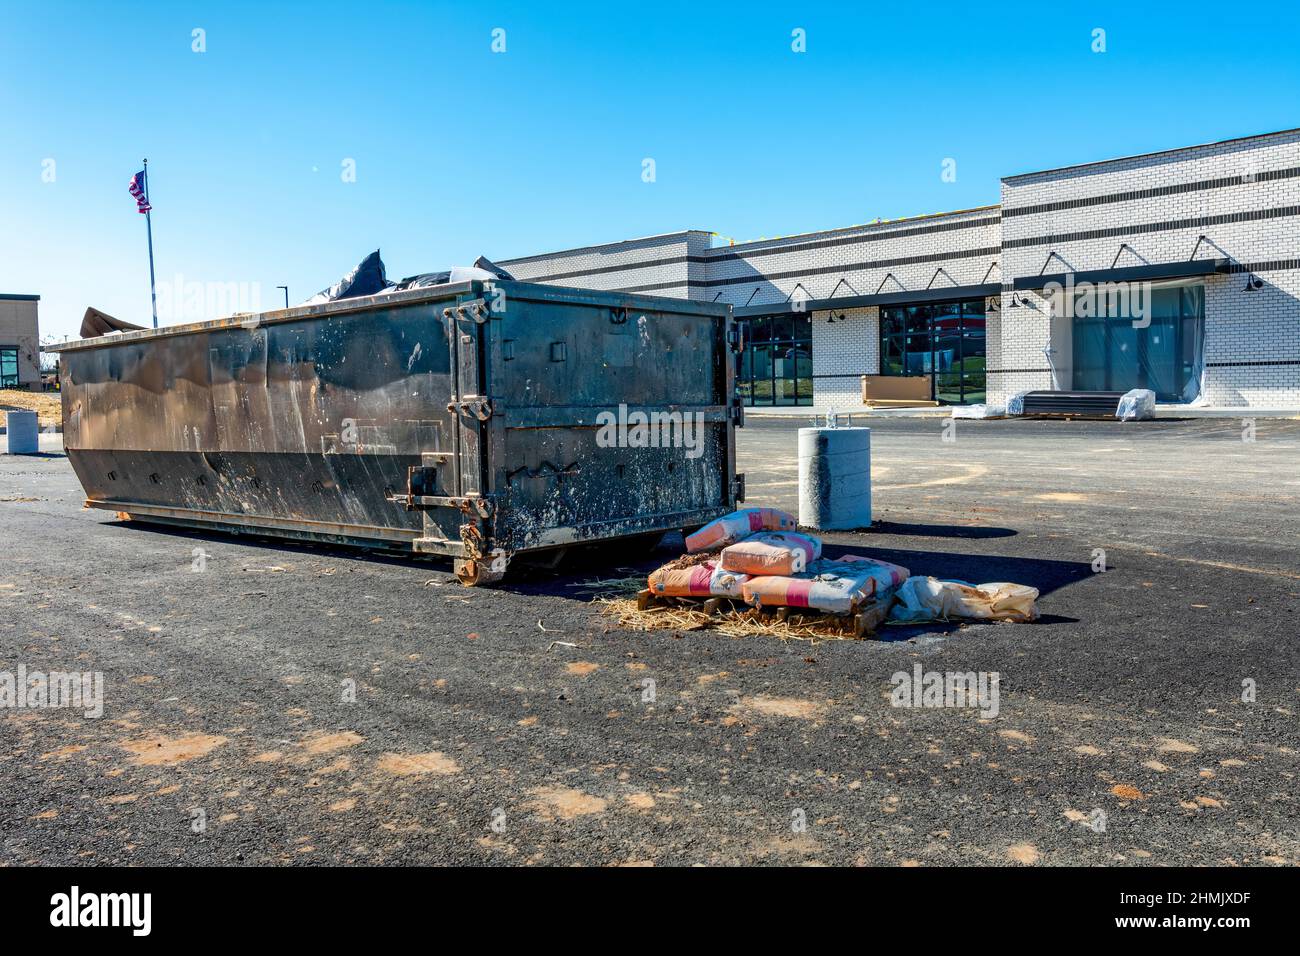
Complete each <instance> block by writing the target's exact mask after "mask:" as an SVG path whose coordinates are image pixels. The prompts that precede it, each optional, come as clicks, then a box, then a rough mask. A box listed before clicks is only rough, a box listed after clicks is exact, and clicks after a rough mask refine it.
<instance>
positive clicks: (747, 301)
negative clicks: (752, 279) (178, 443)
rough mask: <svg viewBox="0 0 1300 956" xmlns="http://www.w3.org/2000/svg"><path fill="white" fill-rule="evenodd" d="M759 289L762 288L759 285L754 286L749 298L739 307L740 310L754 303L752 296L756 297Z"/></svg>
mask: <svg viewBox="0 0 1300 956" xmlns="http://www.w3.org/2000/svg"><path fill="white" fill-rule="evenodd" d="M761 288H762V286H759V285H756V286H754V291H753V292H751V293H750V294H749V298H748V299H746V300H745V305H742V306H741V308H742V309H743V308H744V307H745V306H747V305H749V303H751V302H753V301H754V296H756V295H758V290H759V289H761Z"/></svg>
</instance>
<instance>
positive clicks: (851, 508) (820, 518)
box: [799, 428, 871, 531]
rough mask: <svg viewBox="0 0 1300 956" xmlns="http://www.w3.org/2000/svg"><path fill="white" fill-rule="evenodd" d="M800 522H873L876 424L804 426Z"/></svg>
mask: <svg viewBox="0 0 1300 956" xmlns="http://www.w3.org/2000/svg"><path fill="white" fill-rule="evenodd" d="M799 524H801V525H803V526H804V527H808V528H817V529H818V530H820V531H849V530H852V529H854V528H867V527H870V526H871V429H870V428H801V429H799Z"/></svg>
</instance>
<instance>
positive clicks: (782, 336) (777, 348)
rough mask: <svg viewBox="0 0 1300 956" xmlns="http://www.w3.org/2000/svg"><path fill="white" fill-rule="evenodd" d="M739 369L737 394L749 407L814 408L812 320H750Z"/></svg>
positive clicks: (802, 317) (793, 317)
mask: <svg viewBox="0 0 1300 956" xmlns="http://www.w3.org/2000/svg"><path fill="white" fill-rule="evenodd" d="M747 325H748V327H747V329H746V333H745V350H744V352H743V353H742V354H741V356H740V359H739V361H738V362H737V365H736V392H737V394H738V395H739V396H740V398H741V400H742V401H743V402H744V403H745V404H746V405H811V404H812V319H811V317H810V316H807V315H799V314H795V315H765V316H758V317H756V318H753V319H750V320H748V323H747Z"/></svg>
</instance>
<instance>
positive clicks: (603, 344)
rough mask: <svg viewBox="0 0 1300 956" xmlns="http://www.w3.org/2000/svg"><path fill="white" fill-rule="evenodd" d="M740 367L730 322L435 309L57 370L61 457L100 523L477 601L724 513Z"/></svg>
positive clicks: (382, 310) (676, 309)
mask: <svg viewBox="0 0 1300 956" xmlns="http://www.w3.org/2000/svg"><path fill="white" fill-rule="evenodd" d="M739 347H740V342H739V339H738V335H737V332H736V328H735V326H734V325H733V322H732V318H731V309H730V307H729V306H726V305H717V304H710V303H702V302H691V301H687V300H682V299H668V298H661V297H658V296H642V295H628V294H622V293H608V292H593V291H588V290H581V289H568V288H559V287H556V286H543V285H534V284H528V283H521V282H511V281H498V282H491V283H484V282H478V281H475V282H467V283H459V284H454V285H442V286H435V287H432V288H424V289H416V290H410V291H405V292H396V293H391V294H386V295H376V296H370V297H366V298H362V299H352V300H345V301H342V302H332V303H327V304H324V305H314V306H300V307H297V308H292V309H285V310H283V311H277V312H267V313H263V314H260V315H244V316H233V317H230V318H225V319H219V320H216V321H212V322H203V323H198V324H193V325H185V326H178V327H172V328H164V329H159V330H156V331H154V330H146V331H139V332H124V333H116V334H112V335H106V336H103V337H100V338H94V339H84V340H81V341H77V342H70V343H67V344H65V345H62V346H59V347H58V349H57V351H59V353H60V356H59V358H60V363H61V374H62V382H63V418H64V446H65V448H66V450H67V453H68V458H69V459H70V461H71V463H72V466H73V468H74V469H75V470H76V473H77V477H78V478H79V479H80V481H81V484H82V487H83V488H84V489H85V492H86V499H87V500H86V503H87V505H89V506H90V507H93V508H103V509H106V510H108V511H115V512H121V513H124V515H126V516H129V517H130V518H133V519H137V520H140V521H149V522H161V523H167V524H179V525H186V526H197V527H204V528H213V529H220V530H223V531H227V532H246V533H255V534H259V535H273V536H289V537H295V538H306V539H313V540H324V541H333V542H343V543H350V544H362V545H371V546H376V545H377V546H383V547H394V546H396V547H399V548H405V549H411V550H413V551H416V552H428V553H435V554H444V555H448V556H451V557H452V558H454V559H455V566H456V573H457V575H458V576H459V577H460V579H461V581H462V582H464V583H466V584H479V583H484V582H489V581H494V580H497V579H499V578H500V576H501V575H502V574H503V573H504V571H505V569H506V565H507V563H508V562H509V560H510V559H511V558H512V557H513V556H515V555H517V554H520V553H523V552H534V551H542V550H547V549H557V548H562V547H566V546H570V545H574V544H581V543H584V542H594V541H602V540H606V539H612V538H620V537H630V536H642V535H648V534H651V533H658V532H663V531H666V530H671V529H677V528H690V527H694V526H697V525H700V524H702V523H704V522H707V521H710V520H712V519H713V518H716V517H718V516H719V515H722V514H725V513H726V512H728V511H731V510H733V508H734V507H735V504H736V502H737V501H740V500H743V498H744V483H743V476H740V475H737V474H736V470H735V431H734V429H735V427H736V426H737V425H739V424H743V419H742V409H741V406H740V404H739V402H738V400H737V399H736V398H735V397H734V387H733V380H734V372H735V355H736V353H737V351H738V350H739ZM642 416H644V419H643V418H642ZM643 420H644V421H645V422H647V423H649V424H648V425H647V427H645V428H641V427H640V425H641V423H642V421H643ZM656 423H657V426H656ZM674 423H676V425H675V424H674ZM674 428H676V431H674ZM692 428H695V429H697V432H696V436H695V438H694V440H692V435H691V429H692ZM674 436H676V438H674Z"/></svg>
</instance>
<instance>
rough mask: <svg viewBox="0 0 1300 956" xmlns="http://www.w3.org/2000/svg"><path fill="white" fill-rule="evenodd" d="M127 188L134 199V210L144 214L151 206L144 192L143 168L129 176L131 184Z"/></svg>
mask: <svg viewBox="0 0 1300 956" xmlns="http://www.w3.org/2000/svg"><path fill="white" fill-rule="evenodd" d="M129 188H130V190H131V196H132V198H133V199H135V207H136V212H138V213H140V214H141V215H144V214H145V213H147V212H148V211H149V210H150V209H152V208H153V206H151V205H149V197H148V196H146V195H145V194H144V170H143V169H142V170H140V172H138V173H136V174H135V175H134V176H132V177H131V185H130V187H129Z"/></svg>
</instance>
